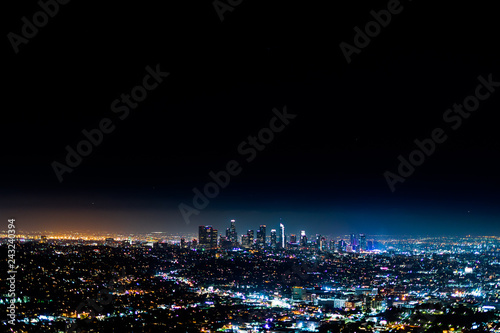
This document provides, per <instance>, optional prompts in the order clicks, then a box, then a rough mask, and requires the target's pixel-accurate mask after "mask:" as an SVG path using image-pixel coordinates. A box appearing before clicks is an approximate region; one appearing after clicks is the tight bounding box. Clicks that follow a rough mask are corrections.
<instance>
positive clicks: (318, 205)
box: [0, 0, 500, 235]
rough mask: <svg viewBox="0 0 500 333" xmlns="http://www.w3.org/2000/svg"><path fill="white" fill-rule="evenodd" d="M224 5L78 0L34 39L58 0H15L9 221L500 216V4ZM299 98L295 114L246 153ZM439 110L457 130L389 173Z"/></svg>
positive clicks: (445, 223)
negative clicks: (197, 193) (391, 179)
mask: <svg viewBox="0 0 500 333" xmlns="http://www.w3.org/2000/svg"><path fill="white" fill-rule="evenodd" d="M42 1H43V0H42ZM61 1H62V0H61ZM62 2H63V1H62ZM218 3H219V4H223V5H220V6H227V4H228V3H233V4H237V5H236V6H234V7H232V9H233V10H232V11H229V10H228V11H225V12H224V13H222V14H221V15H222V17H223V18H224V19H223V21H221V19H220V16H219V15H218V13H217V11H216V9H215V8H214V4H213V2H212V1H199V2H195V3H193V2H187V1H176V2H172V3H171V4H170V2H167V4H160V3H158V2H154V1H141V2H140V3H139V2H131V3H124V2H118V1H116V2H114V4H113V5H111V4H109V3H108V4H106V5H103V4H100V3H88V2H81V1H70V2H69V3H67V4H59V10H58V12H57V13H55V14H54V15H53V17H50V18H48V22H47V24H46V25H44V26H42V27H39V28H38V32H37V33H36V34H35V36H33V37H31V38H28V39H26V40H25V41H26V42H25V43H20V44H19V45H17V46H16V47H17V49H18V52H17V53H16V52H15V50H14V49H15V48H16V47H13V43H12V41H11V39H9V33H11V32H12V33H14V34H17V35H18V36H22V31H21V30H22V27H23V24H25V23H24V22H23V21H22V20H21V18H22V17H24V16H26V18H27V19H28V21H30V22H33V14H35V13H36V12H38V11H40V10H41V8H40V5H39V4H38V3H37V2H36V1H33V0H30V1H23V3H22V4H21V3H18V2H10V3H6V4H4V6H5V7H6V8H5V9H4V10H3V11H2V15H3V21H4V22H5V24H4V25H3V29H4V36H5V37H4V44H3V45H4V48H3V54H5V55H6V57H4V58H5V59H4V70H3V71H2V73H3V74H4V75H2V76H3V78H4V80H5V81H4V82H5V84H6V85H4V97H3V108H2V109H3V112H2V113H1V118H2V119H1V121H0V136H1V140H0V142H1V152H2V157H3V158H2V161H1V162H0V177H1V179H0V216H1V218H2V219H3V220H4V221H5V225H7V219H8V218H11V217H15V218H16V221H17V225H18V228H20V229H21V230H26V231H30V230H54V231H59V230H66V231H71V230H103V231H117V232H150V231H165V232H172V233H177V232H193V233H195V232H196V231H197V227H198V225H202V224H212V225H214V227H216V228H219V229H220V230H221V232H222V231H223V230H225V228H226V227H228V226H229V221H230V220H231V219H236V220H237V223H238V232H239V233H240V234H241V233H243V232H244V231H245V230H246V229H249V228H252V229H257V228H258V225H259V224H266V225H267V226H268V229H271V228H277V227H278V225H279V222H280V218H281V219H282V221H284V223H285V226H286V230H287V233H298V232H299V230H301V229H304V230H306V232H307V233H308V234H313V233H321V234H331V235H340V234H343V233H350V232H357V233H367V234H413V235H450V234H452V235H467V234H473V235H498V234H499V232H500V227H499V225H500V224H499V222H500V205H499V202H500V200H499V199H500V191H499V185H500V176H499V170H500V158H499V156H500V134H499V133H500V131H499V130H498V126H499V123H498V120H497V119H499V117H498V112H499V110H500V108H499V106H500V96H499V95H500V87H498V85H500V83H495V82H500V66H499V64H500V63H499V59H500V57H499V56H500V51H499V48H498V17H497V16H498V15H497V13H498V11H496V10H495V9H494V7H493V6H494V5H493V3H491V4H477V3H471V2H469V3H457V2H451V1H450V2H448V3H446V4H445V3H441V4H440V5H436V3H435V2H431V1H427V2H426V1H416V0H415V1H409V0H402V1H401V2H400V3H399V6H396V4H397V3H396V2H395V1H367V2H354V1H337V2H334V3H333V4H334V5H333V6H327V5H326V2H324V1H323V2H321V1H313V2H294V3H291V2H290V1H273V2H272V4H270V3H269V1H267V2H266V1H249V0H243V1H241V3H240V4H238V3H239V1H236V0H233V1H222V0H221V1H220V2H218ZM224 4H225V5H224ZM388 6H389V7H390V8H391V9H392V10H394V11H397V12H398V13H397V14H391V20H390V22H389V23H388V24H386V27H381V28H380V32H378V34H376V33H375V32H374V33H373V34H374V36H373V37H369V38H370V41H369V43H366V44H367V45H366V46H364V47H362V48H360V47H358V48H357V52H352V53H351V54H350V63H348V61H347V60H346V57H345V56H344V54H343V52H342V49H341V47H340V44H341V43H342V42H345V43H347V44H349V45H351V47H352V48H354V47H355V41H354V39H355V35H356V34H357V32H356V31H355V30H354V28H355V27H358V28H359V29H361V31H364V29H365V25H366V24H367V23H368V22H370V21H373V20H374V17H373V15H372V14H371V13H370V12H371V11H375V12H380V11H381V10H387V9H388ZM221 8H222V7H221ZM52 9H53V8H52ZM221 10H223V9H221ZM10 36H12V35H10ZM358 42H359V40H358ZM365 42H366V40H365ZM344 45H345V44H344ZM351 50H352V49H351ZM147 67H148V68H149V69H146V68H147ZM155 71H156V76H157V78H156V79H155V78H154V77H153V76H151V72H155ZM158 72H162V74H161V75H160V74H158ZM166 73H168V75H167V74H166ZM146 75H150V77H149V79H146V84H144V77H145V76H146ZM480 76H481V77H482V78H483V80H486V81H488V77H489V80H490V81H492V82H493V83H490V85H489V88H488V87H485V86H484V83H483V87H482V88H479V92H480V94H481V96H486V95H488V96H487V97H483V100H481V101H480V102H479V106H478V108H477V110H476V111H473V112H470V113H467V118H465V117H460V120H457V117H458V116H457V114H458V113H453V116H454V117H455V118H451V117H452V114H451V113H449V114H448V118H447V120H446V119H445V118H446V116H445V115H446V114H447V110H448V109H450V108H451V109H453V105H454V104H462V103H464V100H465V99H466V98H467V97H468V96H476V94H477V87H478V85H479V84H482V83H481V82H483V81H480V80H479V79H478V77H480ZM495 84H496V85H497V88H495ZM144 85H148V86H149V87H150V88H151V87H153V86H154V88H151V90H144V89H143V90H142V91H147V96H145V98H144V100H142V101H140V102H137V103H136V104H135V102H133V101H131V102H130V103H131V104H129V105H128V106H127V104H126V102H123V101H121V99H122V97H121V96H122V94H124V95H127V94H128V95H130V94H131V91H132V90H133V88H134V87H136V86H144ZM141 89H142V88H141ZM488 89H491V90H488ZM495 89H496V91H495ZM135 91H136V92H137V91H139V90H137V89H136V90H135ZM138 94H139V93H138ZM137 96H141V98H142V95H140V94H139V95H137ZM116 100H118V101H116ZM468 100H469V101H471V100H472V99H470V98H469V99H468ZM115 101H116V103H114V102H115ZM471 103H472V102H471ZM113 105H114V107H113ZM284 109H286V112H287V113H288V114H289V115H290V116H289V119H287V120H285V122H287V124H286V125H283V127H281V128H282V130H281V131H280V132H276V133H274V134H273V138H271V139H270V140H269V141H270V142H269V143H267V144H265V145H264V147H265V148H262V147H260V146H259V147H260V148H259V149H261V151H258V149H256V148H253V149H255V152H256V154H255V156H253V155H252V156H250V155H251V154H250V152H249V150H247V153H245V154H242V153H241V151H242V150H243V149H245V148H247V149H249V147H250V145H249V143H248V142H249V140H250V139H249V138H248V137H249V136H258V133H259V132H261V131H262V129H265V128H269V127H270V121H271V120H272V119H273V117H275V116H276V113H282V112H283V110H284ZM273 110H274V111H273ZM450 112H452V111H450ZM469 114H470V116H468V115H469ZM292 118H293V119H292ZM103 119H109V123H108V124H107V126H108V127H107V128H108V129H109V128H110V127H112V128H113V130H112V132H110V133H107V134H106V133H104V134H102V141H101V142H100V143H99V144H98V145H97V146H95V145H92V152H91V153H89V154H88V156H85V157H82V160H81V162H80V163H79V164H78V165H77V166H75V167H73V168H72V172H71V173H69V172H64V173H63V174H62V175H61V176H62V181H60V179H58V176H57V175H56V172H55V171H54V168H53V164H54V162H55V161H56V162H58V163H60V165H63V164H64V165H66V164H67V163H66V161H65V159H66V154H67V151H66V146H69V147H71V148H72V149H76V147H77V145H78V144H79V142H80V141H82V140H85V139H86V137H85V136H84V134H83V133H82V131H83V130H86V131H89V132H90V131H91V130H93V129H96V128H99V126H101V125H100V124H101V122H102V121H103ZM459 121H460V123H459ZM276 124H278V123H277V122H276ZM279 124H281V123H279ZM279 124H278V125H279ZM104 127H106V126H104ZM436 128H441V129H442V130H443V133H444V134H442V135H441V138H442V137H443V135H444V136H446V140H444V142H442V143H435V144H434V145H435V149H434V151H433V153H432V154H430V156H424V155H421V156H424V159H425V160H424V161H423V163H421V164H420V165H418V166H416V167H415V168H414V169H415V170H414V171H413V173H412V174H411V175H409V176H408V177H406V180H405V181H404V182H396V183H395V185H394V188H393V189H394V191H392V190H391V186H389V184H388V182H387V181H386V177H385V176H384V173H386V171H389V172H392V173H393V174H398V165H399V163H400V161H399V160H398V156H400V155H401V156H402V157H403V158H405V159H408V158H409V155H410V153H412V151H414V150H415V149H418V147H417V146H416V143H415V140H420V141H424V140H426V139H429V138H431V137H432V134H431V133H432V132H433V131H434V130H435V129H436ZM265 133H267V134H268V133H269V131H265ZM262 135H263V136H264V137H265V138H266V139H269V137H268V136H266V134H262ZM96 140H97V139H96ZM245 141H246V143H245ZM239 147H240V148H239ZM84 148H85V147H84ZM416 154H418V153H416ZM414 155H415V154H414ZM415 156H417V155H415ZM250 157H252V158H250ZM417 158H418V156H417ZM232 160H235V161H237V163H238V166H239V169H238V170H240V172H239V173H238V174H237V175H234V176H230V182H229V185H227V186H226V187H225V188H222V189H219V192H220V193H219V194H218V195H216V196H214V197H213V198H210V199H208V200H209V203H208V205H207V206H206V207H205V208H203V209H198V210H197V211H198V214H193V215H191V216H190V219H189V221H190V223H189V224H188V223H186V220H185V219H184V218H183V216H182V214H181V213H180V211H179V208H178V206H179V204H181V203H184V204H185V205H189V206H190V207H193V209H195V208H194V204H193V196H194V193H193V188H197V189H199V190H201V191H203V188H204V186H205V184H207V183H208V182H210V181H212V180H211V178H210V176H209V173H210V172H211V171H212V172H214V173H217V172H219V171H221V170H225V169H226V166H227V164H228V162H230V161H232ZM248 160H250V161H248ZM0 229H2V227H0Z"/></svg>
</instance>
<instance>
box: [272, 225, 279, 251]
mask: <svg viewBox="0 0 500 333" xmlns="http://www.w3.org/2000/svg"><path fill="white" fill-rule="evenodd" d="M277 246H278V243H277V240H276V229H271V248H273V249H276V247H277Z"/></svg>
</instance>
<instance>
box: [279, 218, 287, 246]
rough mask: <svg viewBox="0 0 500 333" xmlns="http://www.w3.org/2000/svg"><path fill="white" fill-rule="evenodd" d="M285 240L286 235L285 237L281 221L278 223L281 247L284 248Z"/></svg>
mask: <svg viewBox="0 0 500 333" xmlns="http://www.w3.org/2000/svg"><path fill="white" fill-rule="evenodd" d="M285 242H286V237H285V226H284V225H283V223H280V243H281V248H282V249H284V248H285Z"/></svg>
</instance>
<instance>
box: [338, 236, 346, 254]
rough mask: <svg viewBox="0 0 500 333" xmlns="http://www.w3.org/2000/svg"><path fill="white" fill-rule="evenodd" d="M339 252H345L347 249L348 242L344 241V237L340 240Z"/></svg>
mask: <svg viewBox="0 0 500 333" xmlns="http://www.w3.org/2000/svg"><path fill="white" fill-rule="evenodd" d="M337 251H338V252H345V251H346V243H345V242H344V240H343V239H341V240H339V245H338V247H337Z"/></svg>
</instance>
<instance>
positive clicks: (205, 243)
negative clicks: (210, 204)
mask: <svg viewBox="0 0 500 333" xmlns="http://www.w3.org/2000/svg"><path fill="white" fill-rule="evenodd" d="M218 234H219V233H218V231H217V229H214V228H212V226H211V225H205V226H203V225H200V226H199V227H198V239H199V245H200V246H201V247H202V248H205V249H215V248H217V237H218Z"/></svg>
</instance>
